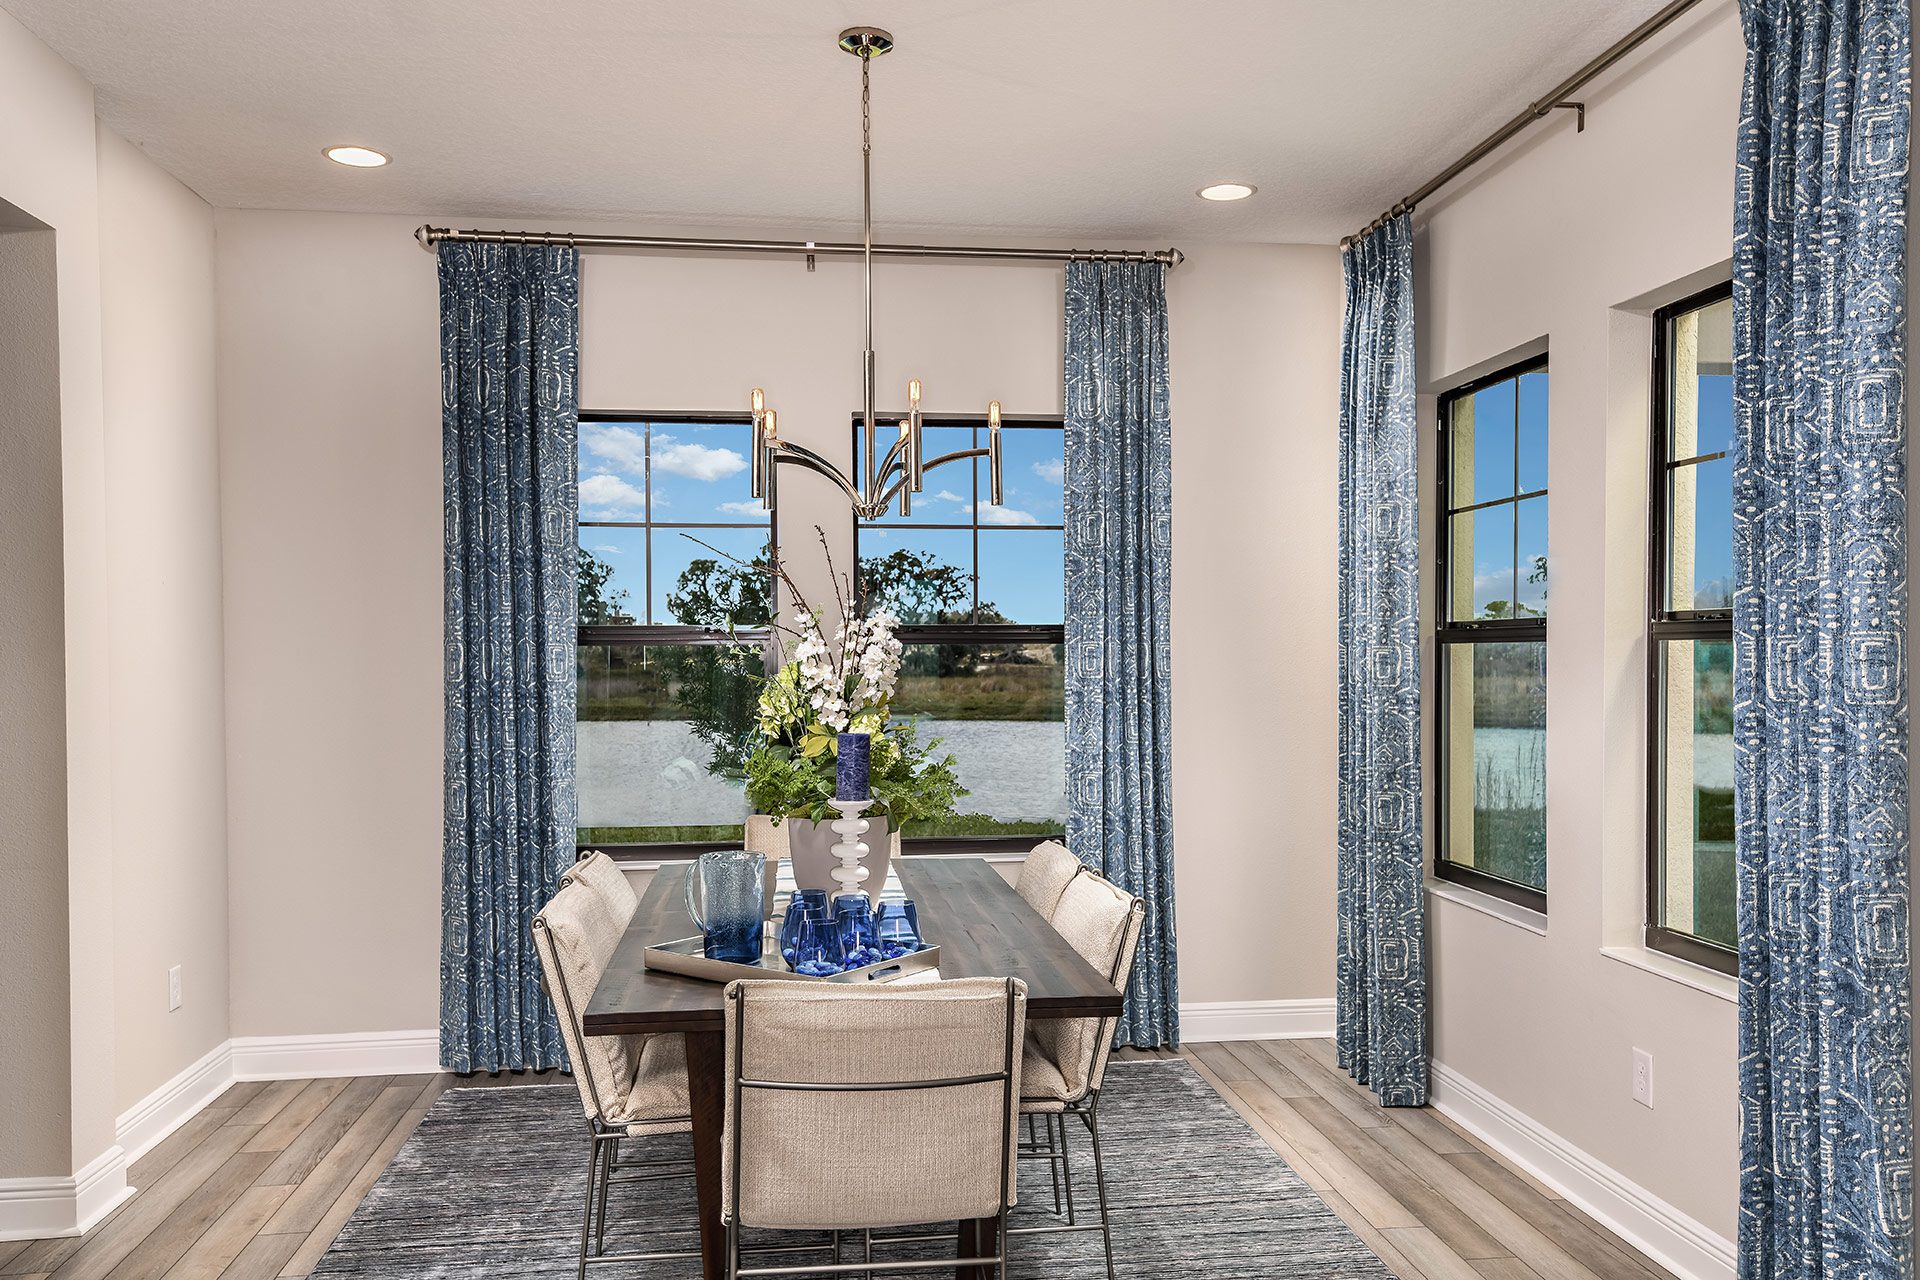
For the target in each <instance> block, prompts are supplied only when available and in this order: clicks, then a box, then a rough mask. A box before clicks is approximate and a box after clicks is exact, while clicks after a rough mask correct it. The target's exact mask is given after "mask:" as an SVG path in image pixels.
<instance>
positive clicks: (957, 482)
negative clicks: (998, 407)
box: [853, 422, 984, 524]
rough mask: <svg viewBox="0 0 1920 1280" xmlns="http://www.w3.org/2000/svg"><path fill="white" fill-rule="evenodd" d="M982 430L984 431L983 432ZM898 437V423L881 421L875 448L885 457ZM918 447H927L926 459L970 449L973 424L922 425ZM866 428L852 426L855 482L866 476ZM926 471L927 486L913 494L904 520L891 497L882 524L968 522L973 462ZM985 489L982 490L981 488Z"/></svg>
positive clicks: (969, 521)
mask: <svg viewBox="0 0 1920 1280" xmlns="http://www.w3.org/2000/svg"><path fill="white" fill-rule="evenodd" d="M983 434H984V433H983ZM899 438H900V428H899V426H898V425H897V424H895V425H888V424H887V423H885V422H882V423H881V424H880V429H879V431H878V434H877V439H878V441H879V447H878V449H877V450H876V452H877V453H878V454H879V456H880V458H881V460H882V461H885V459H886V456H887V450H889V449H891V448H892V447H893V442H894V441H896V440H898V439H899ZM920 447H921V448H922V449H924V450H925V451H926V460H927V461H931V460H933V459H934V458H938V457H941V456H942V455H944V454H949V453H954V452H957V451H959V450H963V449H971V448H973V447H974V444H973V428H972V427H923V428H922V429H921V433H920ZM866 456H867V450H866V430H865V428H863V427H860V426H855V427H854V429H853V463H854V472H853V475H854V481H855V483H856V484H860V483H864V482H865V480H866V474H867V472H866V461H865V459H866ZM924 474H925V481H926V487H925V488H923V489H922V490H921V491H920V492H919V493H916V494H914V495H913V512H912V514H910V515H909V516H908V517H907V518H906V520H904V521H902V520H901V518H900V502H899V499H898V498H896V499H894V502H893V505H892V506H890V507H888V508H887V514H886V515H884V516H882V517H881V520H880V522H881V523H884V524H902V523H904V524H970V523H972V521H973V463H971V462H949V463H947V464H946V465H945V466H943V467H936V468H935V469H933V470H932V471H927V472H925V473H924ZM983 493H984V490H983Z"/></svg>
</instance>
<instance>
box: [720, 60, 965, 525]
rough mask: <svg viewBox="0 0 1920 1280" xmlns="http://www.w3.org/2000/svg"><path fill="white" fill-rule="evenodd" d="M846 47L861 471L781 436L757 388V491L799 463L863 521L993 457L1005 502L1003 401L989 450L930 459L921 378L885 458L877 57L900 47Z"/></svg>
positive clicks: (771, 490)
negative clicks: (877, 363) (942, 470)
mask: <svg viewBox="0 0 1920 1280" xmlns="http://www.w3.org/2000/svg"><path fill="white" fill-rule="evenodd" d="M839 39H840V47H841V48H842V49H845V50H846V51H847V52H848V53H850V54H852V55H853V56H854V57H856V58H858V59H860V221H861V239H860V245H861V268H862V270H863V272H864V273H865V293H864V298H865V320H866V327H865V330H864V334H865V345H864V348H863V350H862V352H861V356H860V372H861V377H860V384H861V385H860V404H861V429H862V431H863V433H864V439H865V444H866V449H865V464H866V465H865V466H864V468H857V470H860V471H862V472H863V475H861V476H857V477H856V476H849V475H847V474H846V473H845V472H842V471H841V470H840V468H839V467H837V466H835V465H834V464H833V463H831V462H829V461H828V460H827V459H826V458H824V457H822V456H821V455H820V454H818V453H816V452H814V451H813V450H812V449H809V448H807V447H806V446H804V445H798V444H793V443H791V442H789V441H786V440H783V439H781V438H780V415H779V413H778V412H777V411H776V410H774V409H772V408H771V407H769V406H768V404H767V397H766V392H765V391H763V390H762V389H761V388H759V387H755V388H754V389H753V399H752V408H753V475H752V479H753V496H754V497H756V498H758V499H759V500H760V503H761V505H762V506H763V507H768V508H771V507H772V505H773V498H774V494H775V492H776V490H777V488H778V480H777V478H776V472H777V470H778V468H779V467H780V465H781V464H782V463H796V464H798V465H800V466H803V467H806V468H807V469H808V470H810V471H816V472H819V473H820V474H821V475H823V476H825V477H827V478H828V479H829V480H832V481H833V482H834V483H835V484H837V485H839V486H840V487H841V488H842V489H844V490H845V491H846V494H847V497H848V499H849V500H851V501H852V503H853V509H854V511H855V512H856V513H857V514H858V515H859V517H860V518H861V519H863V520H872V519H876V518H878V517H879V516H882V515H884V514H886V510H887V508H888V507H889V506H891V505H892V504H893V502H894V500H895V499H896V498H898V500H899V505H900V514H901V515H903V516H905V515H910V514H912V512H913V495H914V494H916V493H919V492H920V490H921V488H922V485H923V483H924V478H925V476H926V473H927V472H929V471H932V470H933V469H934V468H935V467H942V466H945V465H946V464H947V463H949V462H959V461H962V460H963V459H967V458H980V457H984V458H986V459H987V476H988V485H987V491H988V501H989V502H991V503H992V504H993V505H994V506H999V505H1000V402H999V401H998V400H993V401H989V402H988V404H987V447H986V448H984V449H961V450H957V451H956V452H953V453H946V454H942V455H940V456H939V457H937V458H926V457H924V456H923V455H922V453H921V440H922V431H921V414H920V379H918V378H910V379H908V381H907V416H906V417H905V418H902V419H901V420H900V424H899V429H900V434H899V437H898V438H897V439H896V440H894V442H893V444H892V445H891V446H890V447H889V448H888V449H887V452H886V455H885V456H884V457H879V456H878V453H879V450H878V437H879V423H878V422H876V421H875V419H874V408H873V113H872V110H871V104H872V97H873V90H872V83H871V74H870V73H871V70H872V65H873V60H874V59H875V58H878V57H880V56H882V55H883V54H886V53H889V52H891V51H892V49H893V36H892V35H891V34H890V33H888V32H885V31H882V30H880V29H879V28H878V27H848V28H847V29H846V30H845V31H842V32H841V33H840V37H839Z"/></svg>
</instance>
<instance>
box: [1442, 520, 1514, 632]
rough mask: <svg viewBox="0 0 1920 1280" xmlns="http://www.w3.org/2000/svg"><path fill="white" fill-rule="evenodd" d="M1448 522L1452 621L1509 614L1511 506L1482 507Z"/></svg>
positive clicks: (1511, 588)
mask: <svg viewBox="0 0 1920 1280" xmlns="http://www.w3.org/2000/svg"><path fill="white" fill-rule="evenodd" d="M1449 523H1451V524H1452V526H1453V545H1452V546H1451V547H1450V548H1449V549H1448V559H1447V563H1448V565H1449V567H1450V570H1451V573H1452V582H1451V584H1450V586H1451V590H1450V593H1449V594H1450V595H1451V596H1452V599H1453V620H1454V621H1456V622H1465V621H1469V620H1471V619H1475V618H1507V617H1511V616H1513V577H1514V575H1513V505H1512V504H1511V503H1507V504H1502V505H1500V506H1496V507H1482V508H1481V509H1480V510H1478V511H1469V512H1467V513H1465V514H1464V515H1457V516H1454V517H1452V519H1451V520H1450V522H1449Z"/></svg>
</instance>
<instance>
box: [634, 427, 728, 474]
mask: <svg viewBox="0 0 1920 1280" xmlns="http://www.w3.org/2000/svg"><path fill="white" fill-rule="evenodd" d="M653 465H654V468H655V469H656V470H659V471H665V472H668V473H669V474H671V475H676V476H685V477H687V479H689V480H706V481H713V480H721V479H725V478H726V477H727V476H730V475H735V474H737V473H738V472H741V471H745V470H746V469H747V460H746V459H745V458H744V457H742V456H741V455H739V454H737V453H735V452H734V451H733V450H731V449H709V448H708V447H707V446H706V445H704V444H692V443H686V444H682V443H681V442H680V441H678V440H675V439H674V438H673V437H672V436H667V435H656V436H655V437H654V439H653Z"/></svg>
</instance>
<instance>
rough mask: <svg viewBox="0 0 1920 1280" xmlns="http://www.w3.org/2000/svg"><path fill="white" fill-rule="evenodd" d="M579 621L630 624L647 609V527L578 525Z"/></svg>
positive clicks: (643, 617)
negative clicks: (622, 527)
mask: <svg viewBox="0 0 1920 1280" xmlns="http://www.w3.org/2000/svg"><path fill="white" fill-rule="evenodd" d="M577 572H578V574H579V577H578V579H577V581H578V582H579V585H580V625H581V626H583V627H601V626H631V625H632V624H634V623H636V622H644V621H645V620H646V613H647V531H646V530H645V529H621V528H608V527H605V526H595V525H582V526H581V527H580V564H579V567H578V570H577Z"/></svg>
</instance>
